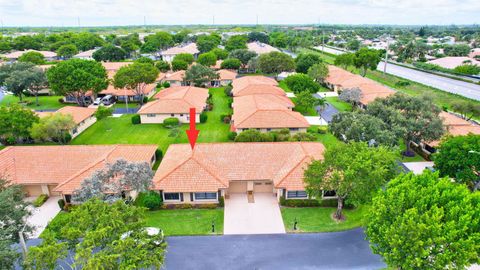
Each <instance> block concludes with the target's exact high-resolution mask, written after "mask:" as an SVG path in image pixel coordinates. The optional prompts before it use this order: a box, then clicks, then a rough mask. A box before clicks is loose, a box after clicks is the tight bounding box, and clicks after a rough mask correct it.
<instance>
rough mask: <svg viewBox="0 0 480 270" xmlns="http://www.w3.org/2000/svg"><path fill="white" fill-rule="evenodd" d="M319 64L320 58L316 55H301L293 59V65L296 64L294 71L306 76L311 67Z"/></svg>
mask: <svg viewBox="0 0 480 270" xmlns="http://www.w3.org/2000/svg"><path fill="white" fill-rule="evenodd" d="M320 62H322V59H321V58H320V56H318V54H314V53H301V54H299V55H298V56H297V58H296V59H295V63H296V68H295V71H296V72H300V73H305V74H307V73H308V69H309V68H310V67H311V66H313V65H315V64H318V63H320Z"/></svg>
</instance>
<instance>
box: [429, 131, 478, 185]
mask: <svg viewBox="0 0 480 270" xmlns="http://www.w3.org/2000/svg"><path fill="white" fill-rule="evenodd" d="M437 150H438V151H437V152H436V153H435V154H434V155H433V160H434V162H435V169H437V170H439V171H440V176H448V177H452V178H453V179H455V182H457V183H462V184H466V185H467V186H468V187H470V188H471V189H473V190H474V191H476V190H478V189H480V135H474V134H470V135H466V136H455V137H447V138H445V139H444V140H443V141H441V142H440V145H439V147H438V149H437Z"/></svg>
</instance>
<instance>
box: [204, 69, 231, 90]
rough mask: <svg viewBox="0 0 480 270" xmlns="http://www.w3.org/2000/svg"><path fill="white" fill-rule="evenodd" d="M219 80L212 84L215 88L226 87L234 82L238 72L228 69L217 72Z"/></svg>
mask: <svg viewBox="0 0 480 270" xmlns="http://www.w3.org/2000/svg"><path fill="white" fill-rule="evenodd" d="M217 74H218V76H219V77H218V80H214V81H212V82H211V83H210V85H211V86H213V87H219V86H225V85H228V84H230V83H232V82H233V80H235V78H237V72H235V71H232V70H228V69H220V70H219V71H217Z"/></svg>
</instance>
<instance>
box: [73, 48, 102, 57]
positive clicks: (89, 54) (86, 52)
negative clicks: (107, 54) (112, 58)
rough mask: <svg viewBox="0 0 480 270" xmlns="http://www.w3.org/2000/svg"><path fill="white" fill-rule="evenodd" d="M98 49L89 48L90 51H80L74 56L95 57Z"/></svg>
mask: <svg viewBox="0 0 480 270" xmlns="http://www.w3.org/2000/svg"><path fill="white" fill-rule="evenodd" d="M96 51H97V49H91V50H88V51H83V52H79V53H77V54H76V55H74V56H73V58H84V57H90V58H91V57H93V53H94V52H96Z"/></svg>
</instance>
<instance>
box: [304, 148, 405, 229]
mask: <svg viewBox="0 0 480 270" xmlns="http://www.w3.org/2000/svg"><path fill="white" fill-rule="evenodd" d="M324 156H325V158H324V160H315V161H313V162H312V163H311V164H310V165H309V166H308V168H307V169H306V170H305V174H304V180H305V182H306V184H307V190H308V192H309V193H310V194H312V195H315V196H318V197H321V196H322V192H323V191H335V194H336V196H337V211H336V212H335V218H336V219H340V220H341V219H344V216H343V214H342V210H343V207H344V202H345V200H348V202H350V203H351V204H353V205H359V204H361V203H366V202H369V201H370V200H371V198H372V196H373V194H374V192H376V191H377V189H378V188H380V187H381V186H382V185H384V184H385V183H386V182H387V181H389V180H390V179H392V178H393V177H394V176H395V174H396V170H397V168H396V166H397V165H396V162H395V160H396V157H395V153H393V152H392V151H390V150H389V149H388V148H385V147H383V146H380V147H375V148H373V147H368V146H367V144H366V143H363V142H360V143H356V142H352V143H348V144H339V145H336V146H334V147H332V148H329V149H327V151H326V152H325V155H324Z"/></svg>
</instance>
